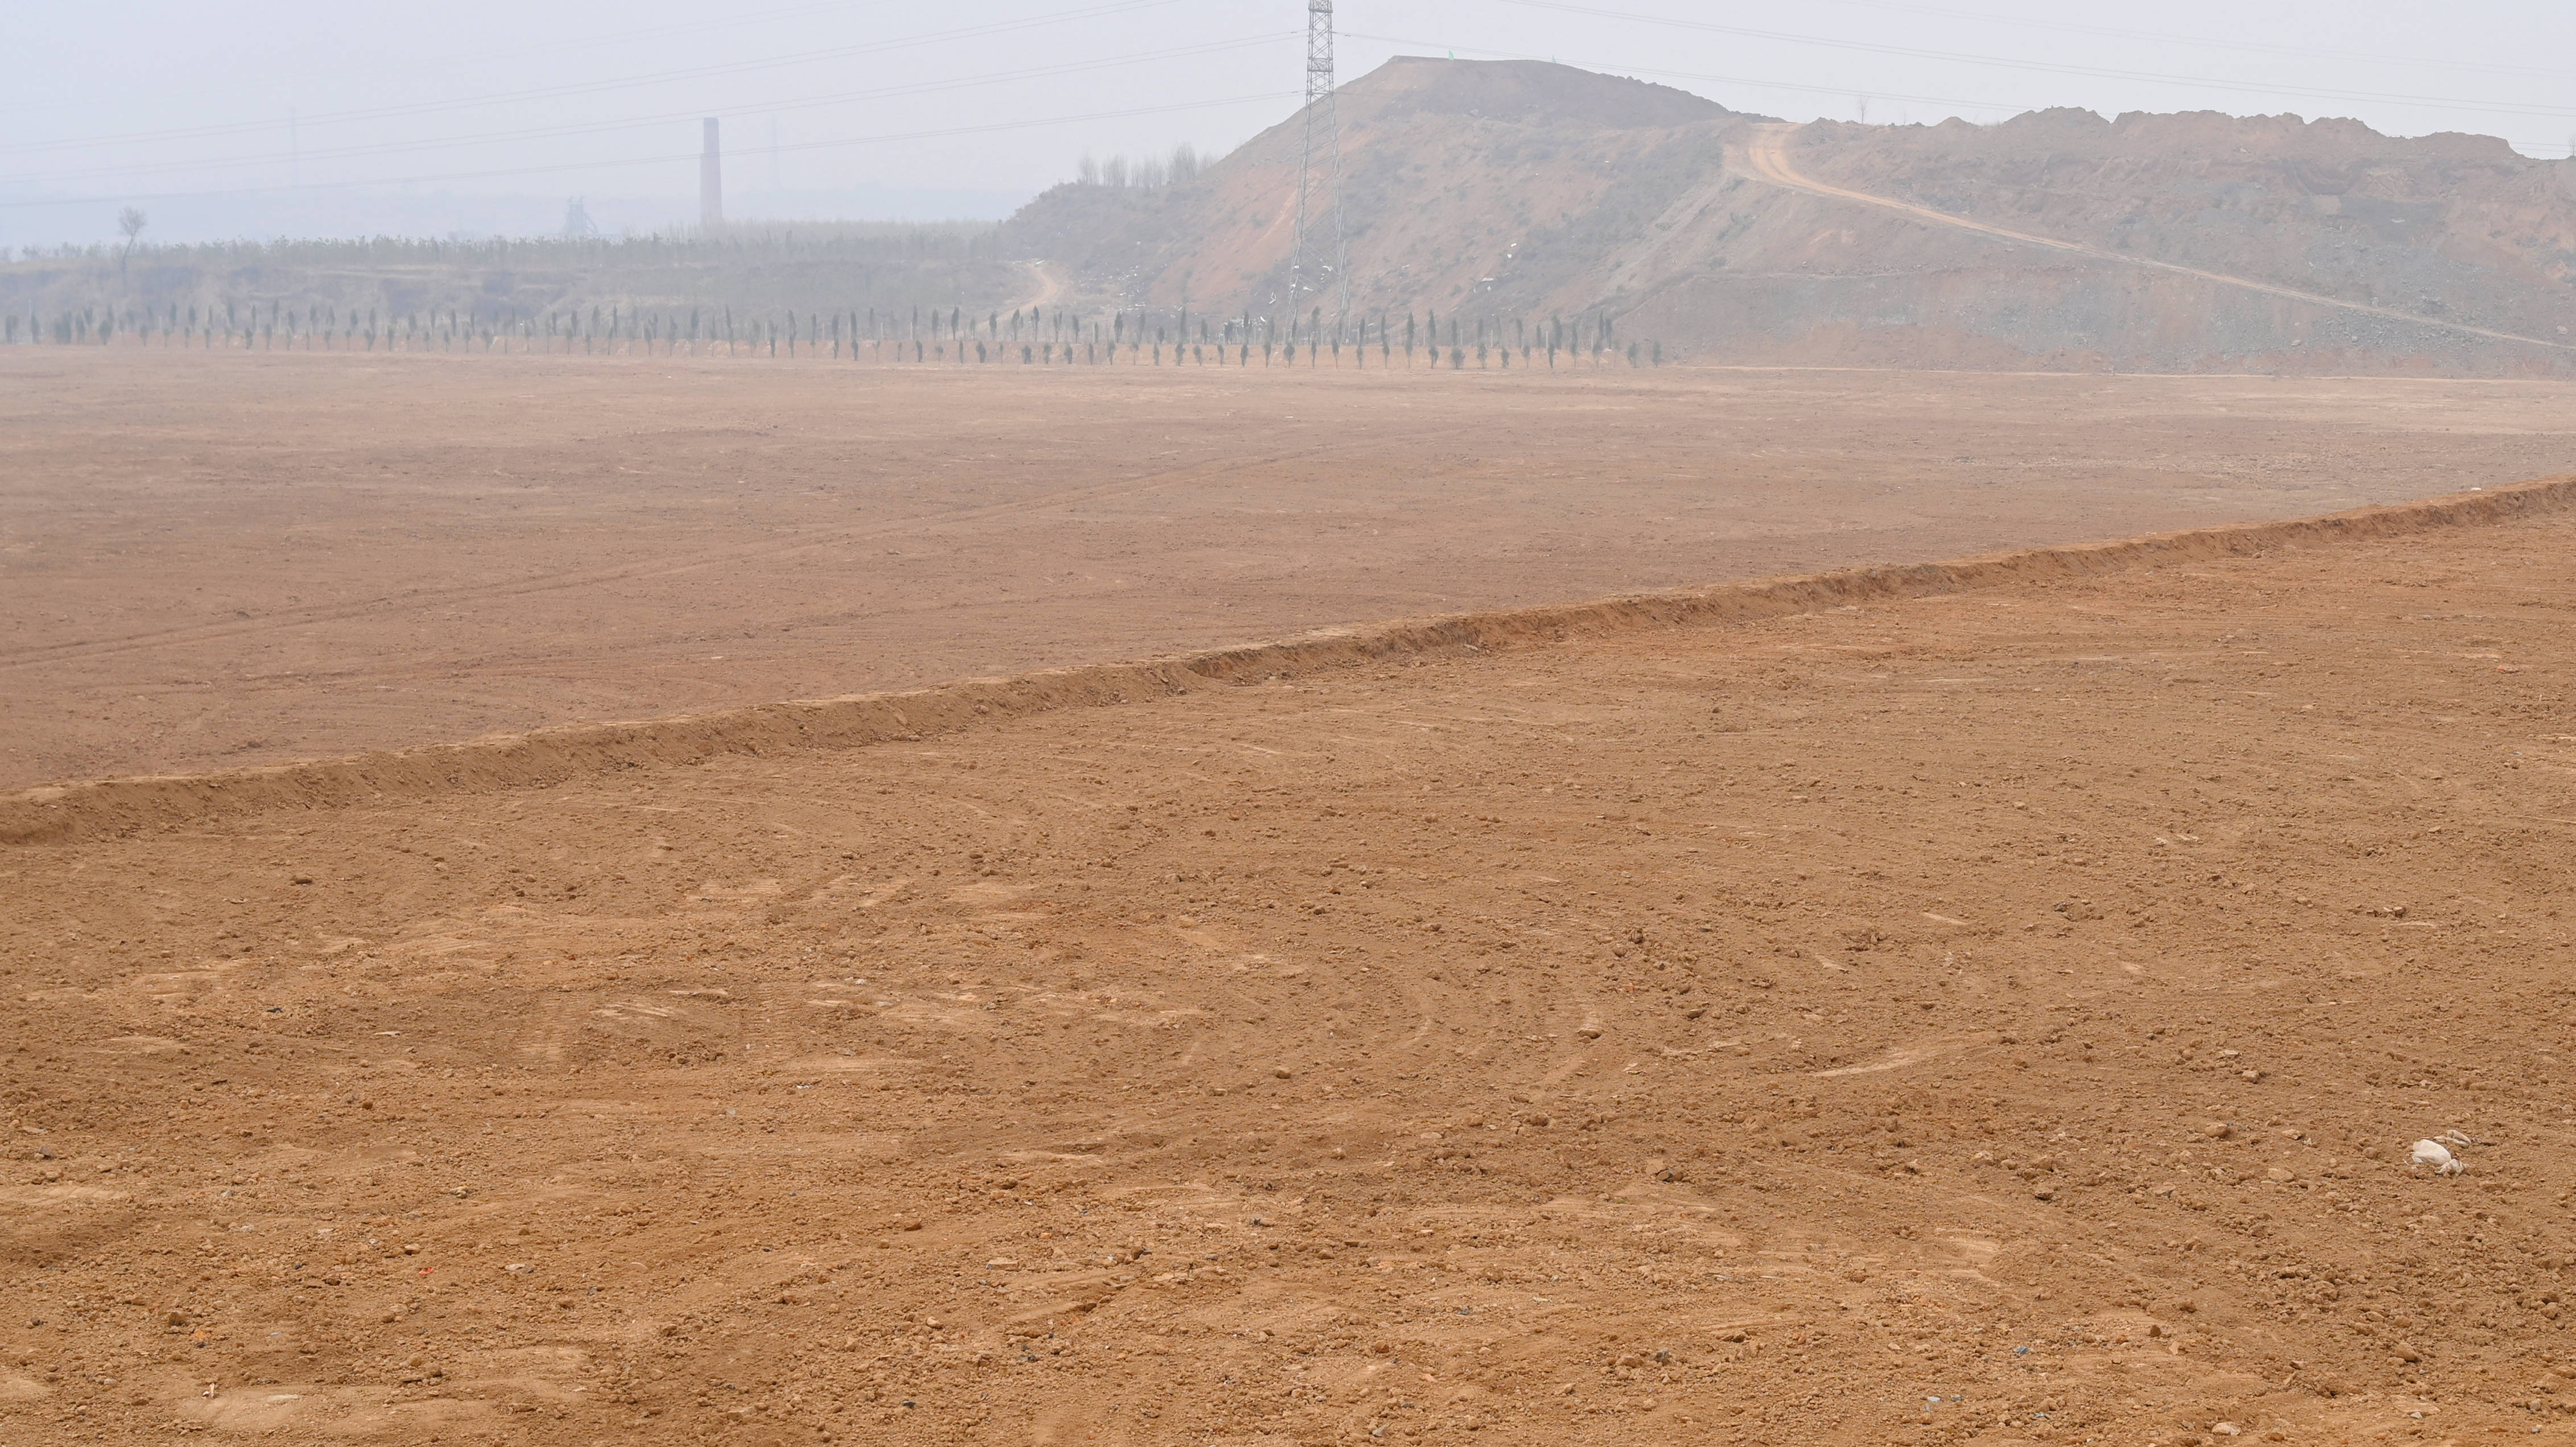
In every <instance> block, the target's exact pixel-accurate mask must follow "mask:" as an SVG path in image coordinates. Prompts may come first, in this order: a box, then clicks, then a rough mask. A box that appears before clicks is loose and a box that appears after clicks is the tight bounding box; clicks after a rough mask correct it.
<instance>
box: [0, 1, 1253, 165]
mask: <svg viewBox="0 0 2576 1447" xmlns="http://www.w3.org/2000/svg"><path fill="white" fill-rule="evenodd" d="M1296 33H1297V32H1295V31H1287V30H1282V31H1276V32H1273V33H1271V34H1268V35H1252V36H1244V37H1241V38H1238V39H1233V40H1223V41H1211V42H1208V43H1206V44H1203V45H1187V46H1177V47H1174V48H1172V49H1168V50H1153V51H1140V52H1136V53H1134V54H1130V55H1121V56H1111V57H1107V58H1105V59H1102V60H1096V61H1080V62H1074V63H1070V64H1065V65H1054V66H1038V67H1033V68H1030V69H1026V70H1012V71H997V72H993V73H990V74H986V75H977V76H959V77H955V78H952V79H947V80H931V81H917V82H914V83H912V84H910V85H898V86H881V87H878V88H876V89H873V90H858V91H841V92H837V93H834V94H829V95H821V96H809V97H805V98H802V99H798V100H792V101H781V102H773V103H770V104H767V105H763V106H761V107H759V110H760V112H761V113H763V114H779V113H784V112H787V111H797V110H813V109H816V108H818V107H822V106H831V105H842V104H846V103H848V102H851V101H859V100H881V99H890V98H894V97H901V96H913V95H925V94H932V93H936V92H939V91H948V90H964V89H969V88H971V87H974V86H980V85H1002V84H1008V83H1010V82H1013V81H1021V80H1035V79H1043V78H1046V77H1050V76H1060V75H1081V74H1087V73H1089V72H1092V71H1098V70H1111V69H1115V68H1117V67H1120V66H1126V65H1142V64H1149V63H1152V62H1156V61H1163V60H1175V59H1180V58H1183V57H1187V56H1195V55H1212V54H1218V53H1221V52H1224V51H1228V50H1241V49H1244V48H1246V47H1249V46H1254V45H1266V44H1269V43H1271V42H1273V41H1276V40H1280V39H1284V38H1288V37H1291V36H1293V35H1295V34H1296ZM706 113H707V112H706V111H705V110H704V109H703V108H700V109H692V110H686V111H671V112H664V113H662V114H659V115H651V116H637V117H633V118H629V119H624V120H616V121H597V122H589V123H584V124H576V125H561V126H540V127H532V128H528V129H522V130H508V131H481V132H475V133H471V134H468V135H463V136H448V137H443V138H438V139H432V140H420V141H386V142H379V143H374V144H368V145H355V146H340V147H333V148H329V149H325V150H318V151H317V150H309V149H305V150H298V151H296V152H294V153H293V156H294V158H295V159H297V160H299V161H304V162H311V161H315V160H330V159H348V158H351V157H363V156H387V155H405V154H410V153H415V152H420V151H437V150H444V149H446V148H448V147H451V146H471V145H494V144H501V143H507V142H525V141H532V140H545V139H553V138H560V137H565V136H581V135H601V134H607V133H610V132H615V131H624V130H640V129H643V128H645V127H648V126H661V125H668V124H670V123H672V122H673V121H675V120H695V119H698V118H701V117H703V116H704V115H706ZM717 114H718V115H724V114H728V112H724V111H718V112H717ZM288 159H289V154H288V153H286V152H269V153H265V154H262V155H257V156H241V157H230V158H217V159H212V160H192V161H160V162H147V163H142V164H137V165H132V166H112V167H107V168H104V169H94V170H86V171H83V172H81V173H79V174H80V177H81V179H82V180H83V181H87V182H95V181H100V180H106V179H109V178H113V177H120V176H148V175H157V174H161V173H165V172H170V171H205V170H216V169H226V168H234V167H247V166H273V165H279V164H283V163H284V162H286V161H287V160H288ZM11 180H12V183H13V184H18V185H27V184H32V182H33V180H34V178H31V177H25V176H20V177H15V178H11Z"/></svg>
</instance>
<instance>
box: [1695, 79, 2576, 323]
mask: <svg viewBox="0 0 2576 1447" xmlns="http://www.w3.org/2000/svg"><path fill="white" fill-rule="evenodd" d="M1798 129H1799V128H1798V127H1796V126H1791V125H1770V126H1763V127H1760V128H1759V129H1758V130H1757V131H1756V132H1755V133H1754V136H1753V139H1752V140H1750V141H1748V142H1746V143H1745V147H1744V157H1743V171H1742V174H1744V175H1746V176H1749V177H1751V178H1753V179H1754V180H1757V181H1767V182H1769V183H1770V184H1772V185H1774V186H1778V187H1781V188H1783V189H1785V190H1790V191H1803V192H1805V193H1807V194H1808V195H1810V196H1823V197H1826V198H1828V199H1830V200H1836V201H1857V202H1859V203H1861V204H1862V205H1864V206H1876V207H1879V208H1881V209H1882V210H1887V211H1894V212H1896V213H1898V214H1899V215H1903V216H1908V217H1911V218H1913V219H1914V220H1917V221H1923V222H1929V223H1931V224H1933V225H1936V226H1948V227H1953V228H1955V229H1957V230H1961V231H1973V232H1976V233H1977V234H1979V235H1981V236H1991V237H1994V238H1995V239H1997V240H1999V241H2011V242H2017V243H2019V244H2021V245H2024V246H2038V247H2043V248H2045V249H2047V250H2050V251H2057V252H2063V253H2066V254H2067V255H2070V256H2082V257H2087V258H2090V259H2091V260H2094V261H2107V262H2112V263H2114V264H2116V265H2120V266H2134V267H2140V268H2143V269H2145V270H2148V271H2162V272H2169V273H2171V274H2173V275H2175V276H2188V277H2193V278H2195V279H2197V280H2200V281H2207V282H2215V283H2217V284H2218V285H2220V286H2232V287H2237V288H2240V289H2242V290H2245V291H2251V292H2259V293H2261V294H2263V295H2265V296H2274V297H2280V298H2282V299H2283V300H2285V301H2298V302H2306V303H2308V304H2310V305H2312V306H2322V307H2333V308H2335V309H2336V310H2338V311H2348V312H2358V313H2360V314H2361V315H2363V316H2373V317H2380V318H2383V319H2385V320H2388V321H2396V322H2408V323H2411V324H2413V325H2416V326H2423V327H2434V328H2437V329H2439V330H2442V331H2449V332H2458V333H2461V334H2462V335H2465V336H2472V337H2484V338H2486V339H2487V340H2488V341H2493V342H2515V343H2519V344H2520V345H2523V346H2529V347H2546V348H2548V349H2549V350H2550V351H2553V352H2576V344H2571V343H2568V342H2556V341H2550V340H2547V339H2546V338H2542V337H2526V336H2519V335H2516V334H2515V333H2512V332H2498V331H2490V330H2488V329H2487V328H2485V327H2473V326H2470V325H2468V324H2467V323H2465V322H2454V321H2445V320H2443V319H2442V318H2439V317H2427V316H2417V315H2416V314H2414V313H2413V312H2402V311H2397V310H2394V309H2392V308H2389V307H2382V306H2372V305H2370V304H2368V303H2367V302H2357V301H2346V300H2344V299H2343V298H2341V297H2335V296H2327V295H2325V294H2324V293H2322V292H2314V291H2301V290H2299V289H2298V288H2297V287H2291V286H2282V285H2280V284H2278V283H2276V282H2269V281H2256V280H2254V279H2253V278H2251V277H2243V276H2231V275H2229V274H2227V273H2226V272H2223V271H2204V270H2202V269H2201V268H2199V267H2197V266H2184V265H2182V264H2181V263H2180V262H2173V261H2158V260H2156V259H2155V258H2153V257H2147V256H2133V255H2130V254H2129V253H2127V252H2123V251H2113V250H2111V249H2110V248H2108V247H2103V246H2092V245H2088V244H2086V243H2084V242H2081V241H2061V240H2059V239H2057V238H2056V237H2053V236H2040V235H2036V234H2034V233H2031V232H2028V231H2015V230H2012V229H2011V228H2009V227H2003V226H1997V225H1994V224H1992V223H1990V222H1985V221H1972V220H1970V219H1968V218H1967V217H1965V216H1953V215H1951V214H1950V213H1949V212H1947V211H1935V210H1933V209H1932V208H1931V207H1929V206H1917V205H1915V204H1914V203H1912V202H1910V201H1899V200H1896V199H1895V198H1893V197H1889V196H1878V195H1873V194H1871V193H1870V192H1867V191H1854V190H1851V189H1849V188H1847V187H1843V186H1835V185H1831V184H1829V183H1827V182H1823V181H1819V180H1816V179H1814V178H1813V177H1810V176H1807V175H1804V174H1802V173H1801V172H1799V171H1798V169H1797V168H1796V167H1794V166H1792V165H1790V164H1789V155H1788V141H1789V137H1790V136H1791V135H1792V134H1794V133H1795V132H1796V131H1797V130H1798Z"/></svg>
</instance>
